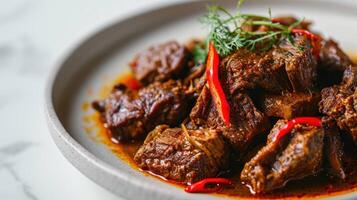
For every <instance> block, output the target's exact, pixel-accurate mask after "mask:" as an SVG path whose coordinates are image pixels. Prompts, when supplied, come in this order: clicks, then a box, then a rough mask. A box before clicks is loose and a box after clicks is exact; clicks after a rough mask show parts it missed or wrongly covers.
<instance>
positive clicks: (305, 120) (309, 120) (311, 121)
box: [273, 117, 321, 142]
mask: <svg viewBox="0 0 357 200" xmlns="http://www.w3.org/2000/svg"><path fill="white" fill-rule="evenodd" d="M296 124H308V125H310V126H316V127H321V119H320V118H318V117H297V118H294V119H292V120H290V121H288V123H286V124H285V126H284V127H283V128H281V129H280V130H279V132H278V134H276V135H275V137H274V138H273V142H275V141H279V140H280V139H281V138H282V137H284V136H285V135H286V134H288V133H290V132H291V131H292V130H293V128H294V127H295V125H296Z"/></svg>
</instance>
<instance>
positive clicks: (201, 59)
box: [192, 44, 207, 66]
mask: <svg viewBox="0 0 357 200" xmlns="http://www.w3.org/2000/svg"><path fill="white" fill-rule="evenodd" d="M192 55H193V60H194V62H195V65H196V66H199V65H201V64H204V63H205V61H206V57H207V50H206V47H205V45H202V44H196V45H195V46H194V47H193V49H192Z"/></svg>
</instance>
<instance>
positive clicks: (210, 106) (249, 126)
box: [190, 86, 270, 153]
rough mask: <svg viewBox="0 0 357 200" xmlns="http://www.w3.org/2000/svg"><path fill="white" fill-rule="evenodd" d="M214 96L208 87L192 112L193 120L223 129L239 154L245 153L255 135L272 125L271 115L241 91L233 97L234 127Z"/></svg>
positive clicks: (232, 118) (193, 121) (231, 112)
mask: <svg viewBox="0 0 357 200" xmlns="http://www.w3.org/2000/svg"><path fill="white" fill-rule="evenodd" d="M211 98H212V97H211V94H210V91H209V89H208V88H207V86H205V87H204V88H203V89H202V92H201V94H200V96H199V97H198V99H197V102H196V105H195V106H194V108H193V109H192V111H191V114H190V118H191V121H192V123H193V124H195V125H196V126H198V127H209V128H217V129H221V130H222V134H223V136H224V138H225V139H226V140H227V141H228V142H229V143H230V144H231V146H232V147H233V149H234V150H235V151H236V152H237V153H243V152H244V151H245V150H246V148H247V147H248V146H249V144H250V143H251V142H252V140H253V138H255V137H256V136H257V135H258V134H262V133H264V132H265V131H267V130H268V129H269V128H270V122H269V120H268V118H267V117H266V116H265V115H264V114H263V113H261V112H260V111H259V110H257V109H256V107H255V106H254V104H253V102H252V100H251V99H250V97H249V96H248V95H247V94H244V93H237V94H235V95H233V96H231V97H230V99H229V103H230V105H231V111H230V116H231V119H230V122H231V126H230V127H226V126H225V124H224V122H223V121H222V119H221V118H220V116H219V115H218V111H217V109H216V107H215V105H214V102H213V101H212V100H211Z"/></svg>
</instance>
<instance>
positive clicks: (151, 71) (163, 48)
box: [130, 41, 188, 85]
mask: <svg viewBox="0 0 357 200" xmlns="http://www.w3.org/2000/svg"><path fill="white" fill-rule="evenodd" d="M187 57H188V51H187V49H186V48H185V47H184V46H182V45H180V44H179V43H177V42H176V41H170V42H167V43H164V44H160V45H157V46H152V47H150V48H149V49H147V50H146V51H143V52H142V53H140V54H138V55H137V56H136V57H135V59H134V60H133V61H132V62H131V64H130V66H131V69H132V71H133V72H134V75H135V77H136V79H138V80H139V81H140V82H142V83H143V84H144V85H147V84H149V83H152V82H154V81H160V82H163V81H167V80H169V79H172V78H174V79H176V78H179V77H182V76H183V74H184V73H185V71H186V70H187V61H188V58H187Z"/></svg>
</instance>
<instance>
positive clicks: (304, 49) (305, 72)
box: [277, 36, 317, 91]
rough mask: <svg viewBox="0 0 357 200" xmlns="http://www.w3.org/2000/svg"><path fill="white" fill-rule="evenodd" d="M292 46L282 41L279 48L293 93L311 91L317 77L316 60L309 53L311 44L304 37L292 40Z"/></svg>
mask: <svg viewBox="0 0 357 200" xmlns="http://www.w3.org/2000/svg"><path fill="white" fill-rule="evenodd" d="M293 42H294V44H293V45H292V44H291V42H289V41H288V40H283V41H282V42H281V43H280V44H279V47H280V49H278V50H281V51H282V53H281V54H277V56H283V58H284V60H285V70H286V73H287V74H288V77H289V80H290V83H291V85H292V87H293V90H294V91H312V90H313V88H314V87H315V81H316V76H317V69H316V67H317V66H316V64H317V62H316V59H315V57H314V56H313V55H312V53H311V49H312V46H311V42H310V40H309V39H306V37H303V36H299V37H295V38H294V41H293Z"/></svg>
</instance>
